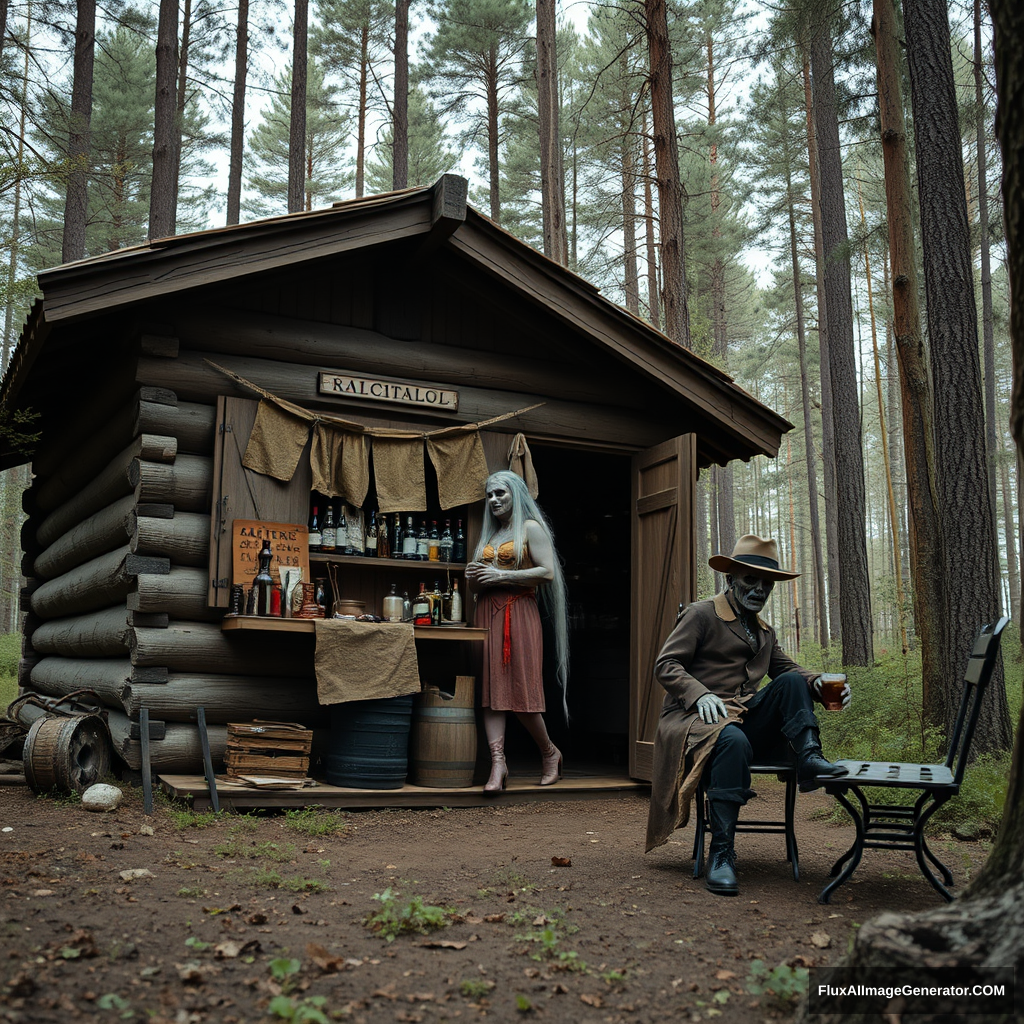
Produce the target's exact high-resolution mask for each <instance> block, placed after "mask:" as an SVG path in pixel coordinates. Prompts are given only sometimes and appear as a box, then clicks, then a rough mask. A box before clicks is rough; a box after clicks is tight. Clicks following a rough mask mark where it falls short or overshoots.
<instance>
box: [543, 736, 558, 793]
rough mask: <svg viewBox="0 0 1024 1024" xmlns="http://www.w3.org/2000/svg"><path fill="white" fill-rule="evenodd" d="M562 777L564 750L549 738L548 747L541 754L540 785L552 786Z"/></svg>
mask: <svg viewBox="0 0 1024 1024" xmlns="http://www.w3.org/2000/svg"><path fill="white" fill-rule="evenodd" d="M561 777H562V752H561V751H560V750H559V749H558V747H556V746H555V745H554V743H552V742H551V741H550V740H548V749H547V750H542V751H541V754H540V785H542V786H551V785H553V784H554V783H556V782H558V780H559V779H560V778H561Z"/></svg>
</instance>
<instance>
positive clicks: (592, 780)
mask: <svg viewBox="0 0 1024 1024" xmlns="http://www.w3.org/2000/svg"><path fill="white" fill-rule="evenodd" d="M537 772H538V769H537V765H535V764H529V765H526V764H524V765H523V766H522V768H521V769H520V768H518V766H516V765H514V764H513V765H510V766H509V781H508V788H507V789H506V790H505V792H504V793H503V794H502V795H501V796H499V797H496V798H495V797H485V796H484V794H483V782H482V781H481V783H480V784H479V785H473V786H469V787H467V788H465V789H440V788H435V787H427V786H413V785H410V784H408V783H406V785H404V786H402V788H401V789H349V788H346V787H343V786H331V785H328V784H327V783H326V782H323V781H317V782H316V784H315V785H313V786H307V787H306V788H305V789H287V790H281V789H274V790H271V789H257V788H255V787H253V786H247V785H242V784H240V783H237V782H233V781H229V780H228V779H227V777H226V776H217V797H218V799H219V801H220V806H221V808H222V809H223V810H229V811H248V810H253V809H255V808H294V807H308V806H311V805H313V804H316V805H317V806H320V807H327V808H331V809H338V810H357V809H365V808H371V807H487V806H493V805H495V804H496V803H500V804H510V803H515V804H519V803H530V802H531V801H537V800H545V801H558V800H562V801H565V800H599V799H602V798H604V797H610V796H619V795H622V794H623V793H637V794H641V795H645V794H647V793H649V792H650V789H651V787H650V784H649V783H647V782H638V781H637V780H636V779H631V778H630V777H629V775H628V773H627V769H626V768H625V767H622V768H617V767H613V766H610V765H597V764H595V765H585V764H584V765H577V766H575V767H573V768H572V769H571V770H566V771H565V773H564V774H563V776H562V781H561V782H559V783H557V784H555V785H554V786H538V785H537V782H536V779H537ZM159 779H160V785H161V787H162V788H163V791H164V792H165V793H167V794H168V795H169V796H171V797H173V798H174V799H176V800H187V801H189V802H191V804H192V806H193V808H194V809H195V810H197V811H203V810H208V809H209V808H210V791H209V788H208V787H207V785H206V779H205V778H204V777H203V776H202V775H160V776H159Z"/></svg>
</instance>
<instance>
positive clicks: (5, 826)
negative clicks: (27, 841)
mask: <svg viewBox="0 0 1024 1024" xmlns="http://www.w3.org/2000/svg"><path fill="white" fill-rule="evenodd" d="M13 831H14V829H13V828H11V826H10V825H4V827H3V828H0V832H13Z"/></svg>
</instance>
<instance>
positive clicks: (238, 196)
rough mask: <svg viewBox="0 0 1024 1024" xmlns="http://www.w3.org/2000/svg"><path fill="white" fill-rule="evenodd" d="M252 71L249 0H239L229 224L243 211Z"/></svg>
mask: <svg viewBox="0 0 1024 1024" xmlns="http://www.w3.org/2000/svg"><path fill="white" fill-rule="evenodd" d="M248 73H249V0H238V24H237V27H236V28H235V82H234V89H233V91H232V95H231V160H230V164H229V167H228V216H227V223H228V224H237V223H238V220H239V217H240V216H241V212H242V158H243V154H244V152H245V80H246V77H247V75H248Z"/></svg>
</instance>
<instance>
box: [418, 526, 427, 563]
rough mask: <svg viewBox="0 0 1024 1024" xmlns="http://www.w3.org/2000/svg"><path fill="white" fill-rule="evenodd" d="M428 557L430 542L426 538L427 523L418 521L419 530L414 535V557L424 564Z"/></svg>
mask: <svg viewBox="0 0 1024 1024" xmlns="http://www.w3.org/2000/svg"><path fill="white" fill-rule="evenodd" d="M429 556H430V540H429V539H428V537H427V521H426V519H421V520H420V528H419V531H418V532H417V534H416V557H417V558H418V559H419V560H420V561H421V562H425V561H427V559H428V558H429Z"/></svg>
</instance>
